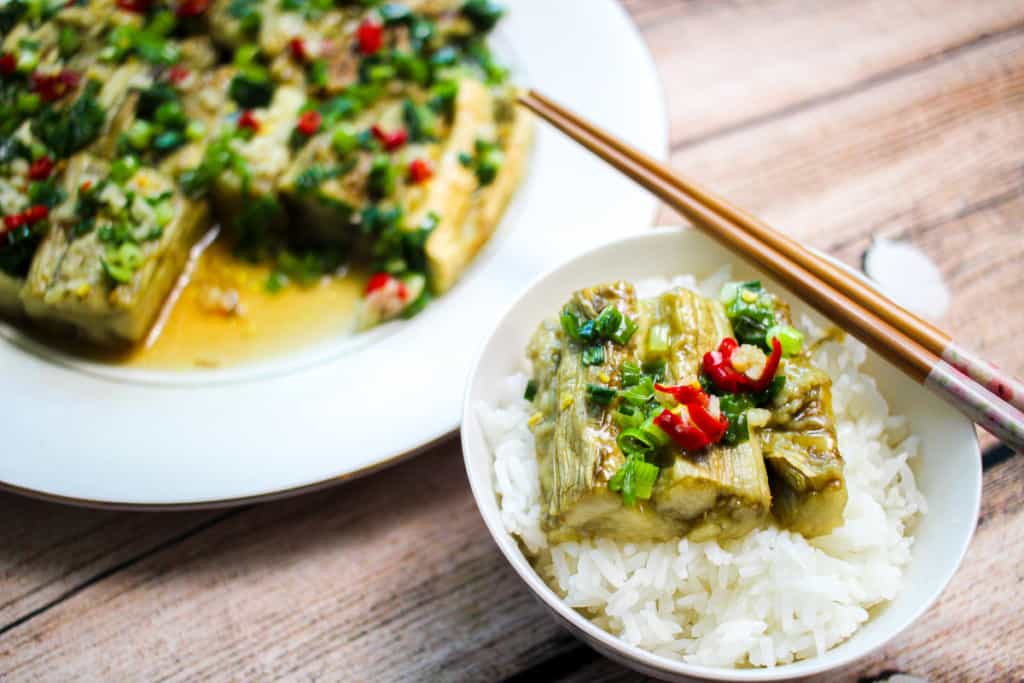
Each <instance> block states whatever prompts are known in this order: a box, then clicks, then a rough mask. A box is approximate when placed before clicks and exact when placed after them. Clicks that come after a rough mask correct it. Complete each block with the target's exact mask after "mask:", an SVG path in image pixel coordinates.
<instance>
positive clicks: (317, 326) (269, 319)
mask: <svg viewBox="0 0 1024 683" xmlns="http://www.w3.org/2000/svg"><path fill="white" fill-rule="evenodd" d="M269 275H270V268H269V267H268V266H266V265H256V264H250V263H246V262H244V261H240V260H239V259H238V258H236V257H235V256H233V255H232V254H231V250H230V247H229V246H228V245H227V244H226V243H225V242H224V241H223V240H217V241H215V242H213V244H211V245H210V246H209V247H208V248H207V249H205V250H204V251H202V253H201V254H199V255H198V257H197V258H196V259H195V261H194V262H193V264H191V272H187V274H186V278H187V280H185V281H183V282H182V283H180V284H179V290H176V291H175V293H174V294H172V297H171V298H170V299H169V300H168V303H167V305H166V306H165V310H164V311H163V312H162V313H161V316H160V319H159V320H158V321H157V323H156V325H154V327H153V330H152V331H151V333H150V335H149V337H148V338H147V339H146V341H145V342H144V343H143V344H140V345H139V346H138V347H136V348H134V349H132V350H131V351H129V352H127V353H124V354H122V355H120V356H119V357H117V358H114V359H108V360H113V362H115V363H118V364H121V365H127V366H133V367H144V368H159V369H188V368H196V367H201V368H222V367H227V366H231V365H238V364H242V363H248V362H252V361H254V360H259V359H263V358H266V357H268V356H273V355H276V354H280V353H283V352H286V351H291V350H294V349H295V348H298V347H301V346H305V345H308V344H310V343H313V342H317V341H322V340H324V339H327V338H330V337H337V336H343V335H346V334H349V332H350V330H351V327H352V322H353V315H354V313H355V308H356V304H357V303H358V301H359V298H360V295H361V293H362V291H363V287H364V286H365V282H366V278H365V276H364V275H363V274H361V273H346V274H343V275H337V276H332V277H327V278H323V279H322V280H321V281H320V282H318V283H316V284H313V285H310V286H306V287H303V286H299V285H295V284H289V285H287V286H286V287H285V288H284V289H282V290H280V291H279V292H276V293H271V292H269V291H267V289H266V282H267V278H268V276H269ZM235 302H237V307H235V308H234V310H230V309H231V308H232V306H231V305H232V304H234V303H235ZM225 303H226V304H227V305H224V304H225Z"/></svg>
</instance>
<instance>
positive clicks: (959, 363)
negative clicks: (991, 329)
mask: <svg viewBox="0 0 1024 683" xmlns="http://www.w3.org/2000/svg"><path fill="white" fill-rule="evenodd" d="M524 97H525V99H524V101H523V103H524V104H526V105H527V106H530V108H531V109H533V107H532V106H531V105H530V104H529V103H528V102H527V101H526V100H530V101H531V102H534V103H536V104H537V105H538V106H543V107H545V108H546V109H547V110H548V111H552V112H555V111H557V112H558V113H559V114H560V115H561V116H562V117H563V119H564V120H566V121H569V122H571V123H572V124H573V125H574V126H577V127H578V128H580V129H582V130H585V131H587V132H588V133H590V134H591V135H593V136H594V137H596V138H598V139H600V140H601V141H602V142H604V143H605V144H607V145H609V146H611V147H613V148H615V149H616V150H618V151H619V152H620V153H622V154H624V155H626V156H628V157H630V158H632V159H634V160H635V161H638V162H639V163H640V164H642V165H643V166H645V167H647V168H649V169H651V171H653V172H654V173H655V174H656V175H657V176H658V177H660V178H662V179H664V180H666V181H667V182H669V183H670V184H672V185H673V186H674V187H676V188H678V189H679V190H681V191H683V192H684V193H685V194H686V195H688V196H689V197H690V198H692V199H693V200H694V201H696V202H697V203H699V204H701V205H703V206H705V207H707V208H709V209H710V210H711V211H712V212H714V213H716V214H718V215H719V216H722V217H723V218H725V219H726V220H728V221H730V222H732V223H735V224H736V225H739V226H741V227H742V228H743V229H744V230H745V231H746V232H748V233H750V234H752V235H754V236H755V237H756V238H757V239H758V240H760V241H761V242H764V243H766V244H768V245H770V246H771V247H772V248H773V249H774V250H775V251H777V252H779V253H780V254H782V255H783V256H785V257H786V259H788V260H789V261H790V262H792V263H794V264H797V265H799V266H801V267H802V268H803V269H804V270H806V271H808V272H809V273H811V274H812V275H814V276H815V277H817V278H818V279H819V280H822V281H824V282H828V283H829V284H830V285H831V286H832V287H833V288H834V289H836V290H837V291H839V292H840V293H842V294H843V295H844V296H846V297H847V298H849V299H851V300H852V301H854V302H856V303H857V304H859V305H860V306H861V307H863V308H865V309H867V310H868V311H870V312H871V313H872V314H873V315H874V316H875V317H877V318H880V319H882V320H884V321H885V322H886V323H888V324H889V325H890V326H892V327H894V328H896V329H897V330H900V331H901V332H903V334H905V335H906V336H907V337H909V338H911V339H913V340H914V341H916V342H917V343H918V344H919V345H921V346H923V347H924V348H926V349H927V350H929V351H931V352H932V353H933V354H935V355H936V356H939V357H940V358H942V359H943V360H946V361H947V362H949V363H950V364H952V365H954V366H955V367H956V368H957V369H958V370H960V371H961V372H963V373H965V374H966V375H967V376H969V377H970V378H971V379H973V380H975V381H976V382H978V383H979V384H981V385H982V386H984V387H985V388H987V389H988V390H990V391H992V392H993V393H995V394H996V395H997V396H998V397H999V398H1001V399H1003V400H1004V401H1006V402H1008V403H1010V404H1011V405H1013V406H1014V407H1016V408H1017V409H1018V410H1024V382H1021V381H1020V380H1018V379H1016V378H1015V377H1013V376H1012V375H1010V374H1009V373H1006V372H1004V371H1002V370H1000V369H999V368H998V367H996V366H995V365H993V364H991V363H989V362H988V361H986V360H985V359H983V358H981V357H979V356H977V355H976V354H974V353H972V352H970V351H969V350H968V349H967V348H965V347H964V346H962V345H960V344H957V343H956V342H955V341H954V340H953V339H952V337H950V335H948V334H946V333H945V332H943V331H942V330H940V329H939V328H937V327H936V326H935V325H933V324H931V323H930V322H928V321H926V320H923V319H922V318H920V317H918V316H917V315H915V314H913V313H912V312H910V311H908V310H907V309H905V308H903V307H902V306H900V305H898V304H896V303H895V302H894V301H892V300H891V299H889V298H888V297H886V296H884V295H883V294H881V293H880V292H879V291H878V290H876V289H874V288H873V287H870V286H868V285H867V284H865V283H864V281H862V280H861V279H860V278H858V277H855V276H854V275H852V274H851V273H849V272H848V271H846V270H844V269H842V268H840V267H839V266H837V265H836V264H834V263H832V262H831V261H828V260H826V259H823V258H820V257H819V256H817V255H816V254H814V253H813V252H811V251H810V250H809V249H807V248H806V247H804V246H803V245H802V244H800V243H799V242H797V241H796V240H794V239H793V238H791V237H789V236H788V235H786V234H785V233H782V232H780V231H778V230H775V229H774V228H772V227H771V226H769V225H768V224H767V223H764V222H763V221H761V220H760V219H758V218H757V217H756V216H753V215H752V214H750V213H748V212H747V211H744V210H743V209H741V208H739V207H736V206H733V205H732V204H730V203H729V202H727V201H725V200H724V199H722V198H721V197H719V196H717V195H716V194H714V193H713V192H712V191H711V190H709V189H707V188H704V187H701V186H700V185H698V184H697V183H695V182H694V181H692V180H690V179H688V178H687V177H686V176H684V175H682V174H680V173H677V172H675V171H673V170H671V169H669V168H668V167H666V166H664V165H662V164H660V163H659V162H658V161H656V160H655V159H652V158H651V157H650V156H648V155H646V154H644V153H643V152H641V151H640V150H638V149H636V148H633V147H630V146H629V145H626V144H625V143H623V142H622V141H621V140H619V139H617V138H615V137H614V136H612V135H609V134H608V133H607V132H605V131H602V130H601V129H599V128H597V127H596V126H594V125H593V124H592V123H590V122H589V121H587V120H586V119H583V118H582V117H580V116H578V115H577V114H575V113H574V112H572V111H570V110H568V109H565V108H564V107H561V106H560V105H558V104H557V103H555V102H554V101H552V100H551V99H549V98H548V97H546V96H545V95H543V94H542V93H539V92H536V91H528V92H527V93H526V94H525V96H524ZM535 111H536V110H535ZM538 113H539V112H538Z"/></svg>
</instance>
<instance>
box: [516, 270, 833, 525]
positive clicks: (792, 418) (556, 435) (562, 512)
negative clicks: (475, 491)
mask: <svg viewBox="0 0 1024 683" xmlns="http://www.w3.org/2000/svg"><path fill="white" fill-rule="evenodd" d="M758 287H760V285H758ZM730 292H731V295H732V296H734V297H735V296H743V297H744V299H743V301H742V302H740V303H739V304H737V303H736V302H735V301H733V300H732V299H730V298H729V297H728V296H724V297H723V299H724V303H723V301H719V300H714V299H709V298H706V297H703V296H701V295H699V294H697V293H695V292H692V291H689V290H685V289H675V290H671V291H668V292H665V293H663V294H661V295H659V296H657V297H654V298H652V299H646V300H643V301H637V299H636V296H635V292H634V289H633V287H632V286H631V285H630V284H629V283H625V282H614V283H610V284H607V285H600V286H597V287H593V288H589V289H584V290H580V291H579V292H577V293H575V294H574V295H573V297H572V299H571V300H570V301H569V302H568V303H567V304H566V306H565V307H564V308H563V310H562V312H561V314H560V316H559V319H558V320H546V321H544V322H543V323H542V324H541V325H540V327H539V328H538V330H537V331H536V333H535V334H534V336H533V338H532V340H531V342H530V345H529V347H528V350H527V355H528V357H529V359H530V361H531V363H532V366H533V373H534V374H533V387H534V388H535V389H536V391H535V392H532V393H533V397H532V400H533V402H534V406H535V408H536V410H537V412H536V413H535V415H534V416H533V417H532V418H531V420H530V425H531V429H532V431H533V433H534V438H535V443H536V448H537V458H538V464H539V469H540V479H541V493H542V498H543V503H544V506H545V508H544V512H545V514H544V517H543V527H544V529H545V530H546V532H547V534H548V536H549V537H550V538H551V539H552V540H553V541H561V540H566V539H574V538H578V537H585V536H604V537H609V538H615V539H618V540H627V541H642V540H665V539H669V538H677V537H680V536H687V537H689V538H691V539H693V540H697V541H701V540H708V539H712V538H717V539H732V538H739V537H742V536H743V535H745V534H746V533H748V532H749V531H751V530H752V529H754V528H757V527H760V526H764V525H766V524H768V523H770V521H771V520H772V518H773V517H774V519H775V521H776V522H778V523H779V524H780V525H782V526H784V527H787V528H790V529H792V530H794V531H797V532H799V533H802V534H804V535H806V536H815V535H820V534H824V533H828V532H829V531H831V530H832V529H833V528H835V527H836V526H838V525H840V524H842V513H843V510H844V507H845V502H846V492H845V487H844V480H843V471H842V459H841V457H840V455H839V451H838V447H837V443H836V439H835V427H834V424H833V417H832V408H831V399H830V392H829V388H830V380H829V378H828V376H827V375H826V374H825V373H824V372H822V371H821V370H819V369H817V368H815V367H814V366H813V365H812V364H811V363H810V361H809V360H808V359H807V357H806V356H805V354H804V353H803V352H802V349H800V348H798V345H797V344H796V343H795V342H794V340H795V339H798V335H799V332H797V331H796V330H795V329H794V328H792V327H791V326H789V324H788V323H789V319H788V313H787V312H786V311H785V310H784V309H780V310H779V313H778V315H776V314H775V312H774V308H770V309H768V310H757V309H756V308H755V307H754V306H753V304H755V303H757V302H759V301H760V302H761V303H763V304H765V305H767V306H769V307H774V306H775V305H776V303H777V302H776V301H775V299H774V297H768V296H767V295H765V296H764V297H763V298H759V297H761V295H762V293H761V292H760V291H758V292H757V293H756V294H755V293H752V292H747V293H745V294H744V293H742V292H738V290H735V289H733V290H730ZM734 325H735V327H734ZM737 336H742V338H743V343H742V344H741V343H740V342H739V341H738V340H737ZM780 338H781V340H785V342H786V350H785V352H784V351H783V346H782V341H780ZM783 356H785V357H784V358H783Z"/></svg>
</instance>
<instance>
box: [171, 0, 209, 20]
mask: <svg viewBox="0 0 1024 683" xmlns="http://www.w3.org/2000/svg"><path fill="white" fill-rule="evenodd" d="M209 8H210V0H184V2H182V3H181V4H179V5H178V8H177V9H176V10H174V13H175V14H177V15H178V16H179V17H183V18H184V17H198V16H199V15H200V14H202V13H203V12H205V11H206V10H207V9H209Z"/></svg>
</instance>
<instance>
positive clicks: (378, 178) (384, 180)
mask: <svg viewBox="0 0 1024 683" xmlns="http://www.w3.org/2000/svg"><path fill="white" fill-rule="evenodd" d="M397 178H398V171H397V170H395V167H394V166H393V165H392V164H391V160H390V159H388V157H387V155H385V154H378V155H377V156H375V157H374V158H373V163H372V164H371V165H370V174H369V176H367V179H366V190H367V192H368V193H369V195H370V197H371V198H372V199H384V198H385V197H388V196H390V195H391V193H393V192H394V191H395V182H396V180H397Z"/></svg>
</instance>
